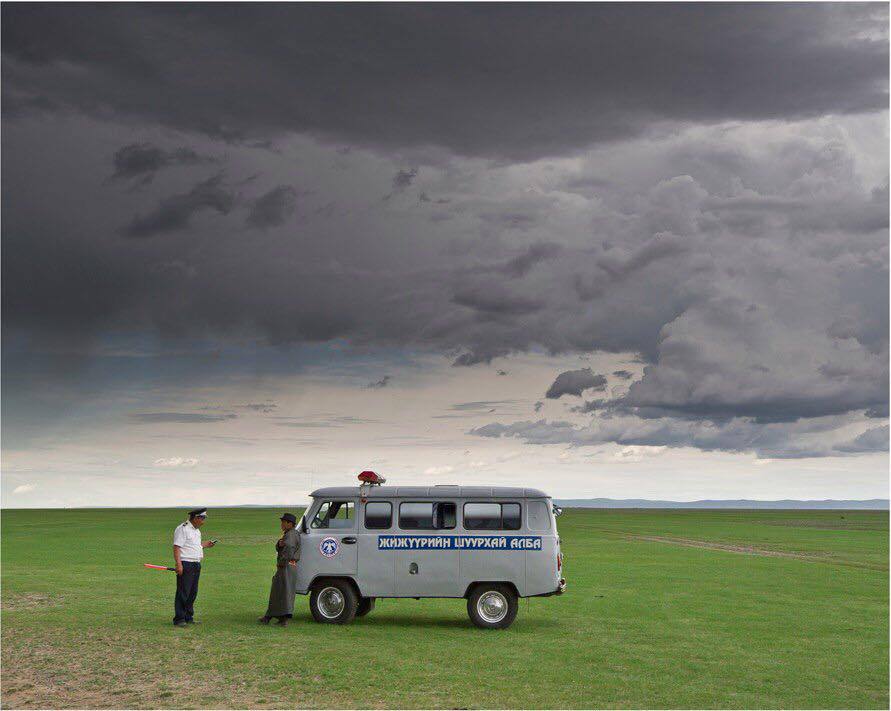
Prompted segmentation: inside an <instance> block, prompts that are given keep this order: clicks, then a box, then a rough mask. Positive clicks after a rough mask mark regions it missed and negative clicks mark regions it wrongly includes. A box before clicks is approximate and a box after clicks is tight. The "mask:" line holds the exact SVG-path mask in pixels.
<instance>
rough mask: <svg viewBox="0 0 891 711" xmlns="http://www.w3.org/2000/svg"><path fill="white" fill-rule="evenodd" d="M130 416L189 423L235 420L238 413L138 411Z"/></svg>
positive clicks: (140, 419)
mask: <svg viewBox="0 0 891 711" xmlns="http://www.w3.org/2000/svg"><path fill="white" fill-rule="evenodd" d="M129 417H130V419H131V420H136V421H137V422H144V423H162V422H175V423H177V424H183V425H189V424H202V423H207V422H224V421H226V420H234V419H235V418H236V417H237V415H235V414H233V413H231V412H227V413H222V414H219V415H208V414H203V413H197V412H138V413H134V414H132V415H129Z"/></svg>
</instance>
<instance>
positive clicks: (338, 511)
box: [310, 501, 355, 528]
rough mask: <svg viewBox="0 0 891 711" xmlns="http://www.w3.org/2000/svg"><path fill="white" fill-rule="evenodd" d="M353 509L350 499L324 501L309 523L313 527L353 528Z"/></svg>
mask: <svg viewBox="0 0 891 711" xmlns="http://www.w3.org/2000/svg"><path fill="white" fill-rule="evenodd" d="M354 510H355V506H354V505H353V504H352V502H350V501H324V502H322V505H321V506H320V507H319V510H318V511H317V512H316V515H315V516H314V517H313V519H312V523H311V524H310V525H311V526H312V527H313V528H353V515H354Z"/></svg>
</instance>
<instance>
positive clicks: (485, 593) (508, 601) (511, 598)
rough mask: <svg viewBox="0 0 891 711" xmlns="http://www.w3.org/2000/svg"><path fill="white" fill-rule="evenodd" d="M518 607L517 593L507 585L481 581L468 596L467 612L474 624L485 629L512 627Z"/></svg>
mask: <svg viewBox="0 0 891 711" xmlns="http://www.w3.org/2000/svg"><path fill="white" fill-rule="evenodd" d="M518 608H519V604H518V600H517V594H516V593H515V592H514V591H513V590H512V589H511V588H510V587H508V586H507V585H497V584H493V583H481V584H480V585H477V586H476V587H475V588H474V589H473V592H471V593H470V596H469V597H468V598H467V614H468V615H470V619H471V621H472V622H473V624H475V625H476V626H477V627H482V628H483V629H490V630H503V629H505V628H507V627H510V625H511V623H512V622H513V621H514V619H515V618H516V616H517V609H518Z"/></svg>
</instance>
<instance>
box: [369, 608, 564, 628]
mask: <svg viewBox="0 0 891 711" xmlns="http://www.w3.org/2000/svg"><path fill="white" fill-rule="evenodd" d="M353 624H354V625H368V626H369V627H393V628H401V629H420V628H425V629H430V628H431V627H435V628H438V629H449V630H472V631H480V632H481V631H482V630H480V629H479V628H478V627H476V625H474V624H473V623H472V622H471V621H470V620H469V619H467V618H466V617H465V618H463V619H462V618H458V617H424V616H413V615H392V614H378V615H375V614H374V613H373V612H372V613H371V614H370V615H368V617H364V618H361V619H356V620H355V621H354V622H353ZM548 626H550V624H549V623H548V622H547V621H545V620H523V619H519V618H518V619H517V620H516V621H515V622H514V623H513V624H512V625H511V629H514V630H520V629H522V630H524V631H534V630H539V629H543V628H545V627H548Z"/></svg>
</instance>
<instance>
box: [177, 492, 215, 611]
mask: <svg viewBox="0 0 891 711" xmlns="http://www.w3.org/2000/svg"><path fill="white" fill-rule="evenodd" d="M206 518H207V509H206V508H200V509H194V510H193V511H189V520H188V521H186V522H185V523H181V524H180V525H179V526H177V527H176V529H174V531H173V560H174V561H175V562H176V597H175V598H174V602H173V609H174V616H173V624H174V625H176V626H177V627H185V626H186V625H191V624H194V623H195V620H194V619H193V616H194V614H195V609H194V607H195V598H196V597H198V578H199V577H201V559H202V558H204V549H205V548H213V547H214V545H215V542H214V541H208V542H207V543H202V542H201V531H200V530H199V529H200V528H201V527H202V526H203V525H204V520H205V519H206Z"/></svg>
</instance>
